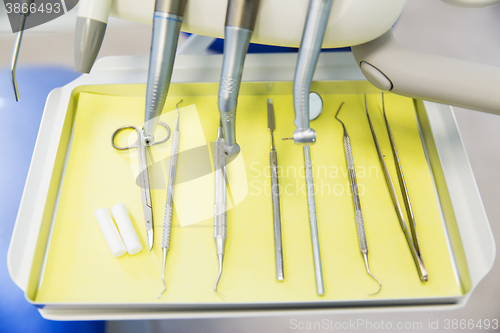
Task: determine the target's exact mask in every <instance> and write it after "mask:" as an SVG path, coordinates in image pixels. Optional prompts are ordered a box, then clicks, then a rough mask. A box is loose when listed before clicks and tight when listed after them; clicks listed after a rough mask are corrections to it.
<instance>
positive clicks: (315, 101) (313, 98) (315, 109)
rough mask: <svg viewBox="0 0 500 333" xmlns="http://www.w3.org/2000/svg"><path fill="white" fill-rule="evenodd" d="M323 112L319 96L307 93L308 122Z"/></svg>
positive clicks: (312, 92) (314, 93)
mask: <svg viewBox="0 0 500 333" xmlns="http://www.w3.org/2000/svg"><path fill="white" fill-rule="evenodd" d="M322 111H323V100H322V99H321V96H320V95H319V94H318V93H316V92H314V91H311V92H310V93H309V120H314V119H316V118H318V117H319V115H320V114H321V112H322Z"/></svg>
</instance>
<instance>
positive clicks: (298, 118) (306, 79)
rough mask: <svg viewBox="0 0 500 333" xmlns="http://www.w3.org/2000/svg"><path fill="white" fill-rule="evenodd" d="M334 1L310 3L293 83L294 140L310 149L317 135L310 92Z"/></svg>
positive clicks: (324, 0)
mask: <svg viewBox="0 0 500 333" xmlns="http://www.w3.org/2000/svg"><path fill="white" fill-rule="evenodd" d="M332 2H333V0H311V1H310V2H309V9H308V12H307V17H306V23H305V25H304V31H303V33H302V40H301V42H300V48H299V55H298V59H297V66H296V67H295V77H294V79H293V107H294V109H295V122H294V123H295V127H296V130H295V131H294V132H293V140H294V142H295V143H298V144H306V145H309V144H311V143H314V142H315V141H316V132H315V131H314V130H313V129H312V128H310V126H309V92H310V91H311V82H312V78H313V75H314V70H315V69H316V64H317V62H318V58H319V54H320V52H321V45H322V44H323V37H324V35H325V30H326V25H327V23H328V17H329V15H330V9H331V7H332Z"/></svg>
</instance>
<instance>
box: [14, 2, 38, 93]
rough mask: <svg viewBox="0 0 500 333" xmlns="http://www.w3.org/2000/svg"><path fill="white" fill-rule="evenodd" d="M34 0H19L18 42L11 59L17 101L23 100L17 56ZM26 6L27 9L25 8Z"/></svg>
mask: <svg viewBox="0 0 500 333" xmlns="http://www.w3.org/2000/svg"><path fill="white" fill-rule="evenodd" d="M33 1H34V0H19V6H20V8H21V13H20V14H21V19H20V21H19V31H18V32H17V38H16V43H15V44H14V49H13V50H12V58H11V61H10V78H11V80H12V87H13V88H14V96H15V97H16V102H19V101H20V100H21V97H20V96H19V89H18V88H17V79H16V68H17V58H18V57H19V50H20V49H21V41H22V40H23V33H24V26H25V24H26V18H27V17H28V16H29V15H30V11H31V5H32V4H33ZM25 8H26V9H27V10H25Z"/></svg>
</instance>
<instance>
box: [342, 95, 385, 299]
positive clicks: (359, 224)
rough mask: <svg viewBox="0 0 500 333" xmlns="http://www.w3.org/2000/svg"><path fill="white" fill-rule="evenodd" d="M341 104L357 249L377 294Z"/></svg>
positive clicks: (380, 286)
mask: <svg viewBox="0 0 500 333" xmlns="http://www.w3.org/2000/svg"><path fill="white" fill-rule="evenodd" d="M342 105H344V102H342V104H340V107H339V109H338V111H337V113H336V114H335V119H337V120H338V121H339V122H340V123H341V124H342V128H343V129H344V152H345V159H346V162H347V170H348V171H349V180H350V181H351V189H352V199H353V201H354V215H355V218H356V229H357V231H358V240H359V249H360V250H361V253H362V254H363V259H364V260H365V265H366V272H367V273H368V275H370V276H371V277H372V278H373V279H375V281H377V282H378V284H379V289H378V290H377V291H376V292H375V293H373V294H370V295H375V294H378V293H379V292H380V290H382V283H381V282H380V280H379V279H377V278H376V277H375V275H373V274H372V272H371V271H370V266H369V265H368V244H367V243H366V234H365V224H364V222H363V213H362V212H361V203H360V201H359V194H358V182H357V180H356V172H355V169H354V159H353V156H352V149H351V139H350V138H349V135H348V134H347V129H346V128H345V125H344V123H343V122H342V120H340V119H339V118H338V115H339V112H340V109H342Z"/></svg>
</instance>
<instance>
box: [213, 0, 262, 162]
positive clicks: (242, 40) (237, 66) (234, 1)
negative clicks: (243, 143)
mask: <svg viewBox="0 0 500 333" xmlns="http://www.w3.org/2000/svg"><path fill="white" fill-rule="evenodd" d="M259 3H260V0H229V1H228V4H227V13H226V23H225V28H224V56H223V60H222V72H221V77H220V84H219V102H218V104H219V113H220V119H221V121H222V128H223V129H224V140H225V142H226V147H225V154H226V155H227V156H228V157H231V156H233V155H235V154H237V153H238V152H239V151H240V146H239V145H238V144H237V143H236V105H237V103H238V94H239V91H240V83H241V76H242V74H243V65H244V63H245V56H246V54H247V50H248V45H249V44H250V38H251V37H252V33H253V29H254V27H255V20H256V18H257V11H258V9H259Z"/></svg>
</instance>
